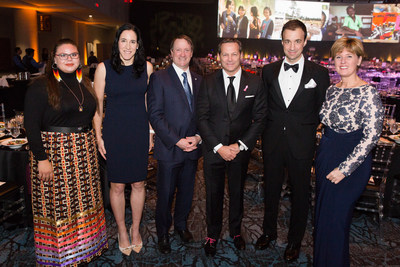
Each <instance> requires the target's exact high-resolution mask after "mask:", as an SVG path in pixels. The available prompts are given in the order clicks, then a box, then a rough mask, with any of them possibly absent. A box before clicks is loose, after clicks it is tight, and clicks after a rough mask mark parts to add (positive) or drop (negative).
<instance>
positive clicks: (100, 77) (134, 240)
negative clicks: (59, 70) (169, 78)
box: [94, 24, 153, 255]
mask: <svg viewBox="0 0 400 267" xmlns="http://www.w3.org/2000/svg"><path fill="white" fill-rule="evenodd" d="M152 71H153V66H152V65H151V64H150V63H149V62H146V60H145V56H144V48H143V43H142V39H141V36H140V31H139V29H138V28H137V27H136V26H134V25H132V24H124V25H122V26H121V27H120V28H119V29H118V31H117V33H116V36H115V40H114V44H113V48H112V55H111V59H110V60H106V61H104V62H103V63H100V64H99V65H98V67H97V70H96V74H95V79H94V88H95V91H96V95H97V98H98V101H99V103H98V110H97V112H96V115H95V117H94V128H95V131H96V139H97V143H98V148H99V152H100V154H101V155H102V156H103V157H104V158H105V159H106V160H107V176H108V181H110V184H111V188H110V202H111V208H112V210H113V213H114V217H115V221H116V222H117V226H118V243H119V249H120V250H121V252H122V253H123V254H125V255H129V254H130V253H131V251H132V250H133V251H135V252H136V253H139V251H140V249H141V248H142V245H143V243H142V238H141V236H140V233H139V225H140V220H141V217H142V211H143V206H144V200H145V188H144V180H145V179H146V177H147V163H148V152H149V151H150V149H151V147H152V138H151V136H150V138H149V122H148V119H147V112H146V106H145V97H146V90H147V83H148V78H149V76H150V74H151V73H152ZM104 93H105V94H106V95H107V105H106V111H105V117H104V122H103V123H102V118H103V100H104ZM102 126H103V134H102V131H101V129H102ZM150 135H151V134H150ZM149 140H150V141H149ZM125 184H130V185H131V188H132V191H131V195H130V204H131V209H132V225H131V227H130V229H129V235H128V232H127V228H126V224H125V196H124V189H125Z"/></svg>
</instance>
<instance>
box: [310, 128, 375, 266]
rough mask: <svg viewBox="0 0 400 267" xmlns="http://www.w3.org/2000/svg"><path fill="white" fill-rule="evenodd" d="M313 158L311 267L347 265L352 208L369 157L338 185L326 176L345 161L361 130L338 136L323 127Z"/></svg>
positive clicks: (362, 184) (368, 168)
mask: <svg viewBox="0 0 400 267" xmlns="http://www.w3.org/2000/svg"><path fill="white" fill-rule="evenodd" d="M324 132H325V133H324V135H323V136H322V139H321V142H320V145H319V148H318V152H317V158H316V167H315V170H316V179H317V180H316V186H317V188H316V189H317V190H316V204H315V228H314V266H318V267H320V266H324V267H325V266H332V267H342V266H350V257H349V232H350V224H351V219H352V216H353V210H354V205H355V203H356V201H357V199H358V198H359V197H360V195H361V194H362V192H363V191H364V189H365V187H366V185H367V183H368V180H369V177H370V174H371V162H372V156H371V154H369V155H368V156H367V157H366V159H365V160H364V162H363V163H362V164H361V165H360V166H359V167H358V168H357V169H356V170H355V171H354V172H353V173H352V174H351V175H349V176H347V177H345V178H344V179H343V180H342V181H340V182H339V183H338V184H334V183H332V182H331V181H330V180H328V179H326V176H327V175H328V174H329V173H330V172H331V171H332V170H333V169H334V168H336V167H338V166H339V164H340V163H341V162H343V161H345V160H346V158H347V156H348V155H349V154H350V153H351V152H352V151H353V149H354V147H355V146H356V145H357V144H358V143H359V142H360V139H361V138H362V132H361V130H359V131H356V132H351V133H346V134H339V133H336V132H334V131H333V130H331V129H329V128H325V130H324Z"/></svg>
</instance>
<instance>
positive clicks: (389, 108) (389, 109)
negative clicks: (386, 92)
mask: <svg viewBox="0 0 400 267" xmlns="http://www.w3.org/2000/svg"><path fill="white" fill-rule="evenodd" d="M383 107H384V108H385V118H393V116H394V111H395V110H396V105H395V104H393V105H391V104H383Z"/></svg>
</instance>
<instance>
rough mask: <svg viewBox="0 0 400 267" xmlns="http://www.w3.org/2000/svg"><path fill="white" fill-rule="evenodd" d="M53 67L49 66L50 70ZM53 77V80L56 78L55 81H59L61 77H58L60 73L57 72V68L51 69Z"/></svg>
mask: <svg viewBox="0 0 400 267" xmlns="http://www.w3.org/2000/svg"><path fill="white" fill-rule="evenodd" d="M53 65H54V64H53ZM53 65H52V66H51V67H52V68H53ZM53 75H54V78H56V80H57V81H61V76H60V73H59V72H58V69H57V68H53Z"/></svg>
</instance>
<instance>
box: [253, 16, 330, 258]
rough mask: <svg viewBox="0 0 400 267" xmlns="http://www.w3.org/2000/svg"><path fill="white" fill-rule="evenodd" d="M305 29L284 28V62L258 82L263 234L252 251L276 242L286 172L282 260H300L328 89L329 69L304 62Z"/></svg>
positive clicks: (270, 68)
mask: <svg viewBox="0 0 400 267" xmlns="http://www.w3.org/2000/svg"><path fill="white" fill-rule="evenodd" d="M306 37H307V30H306V27H305V25H304V24H303V23H302V22H301V21H299V20H290V21H288V22H287V23H286V24H285V25H284V26H283V28H282V46H283V51H284V53H285V59H284V60H281V61H277V62H275V63H272V64H269V65H266V66H265V67H264V68H263V71H262V78H263V81H264V86H265V88H266V92H267V101H268V116H267V119H266V126H265V131H264V133H263V138H262V141H263V142H262V150H263V160H264V193H265V194H264V195H265V197H264V204H265V213H264V222H263V235H262V236H261V237H260V238H259V239H258V240H257V243H256V249H266V248H267V247H268V245H269V243H270V242H271V241H273V240H275V239H276V238H277V216H278V210H279V200H280V196H281V189H282V184H283V181H284V174H285V169H286V170H287V173H288V182H289V185H290V189H291V193H292V194H291V203H292V205H291V217H290V226H289V233H288V245H287V247H286V250H285V255H284V258H285V260H287V261H289V262H290V261H294V260H296V259H297V258H298V257H299V252H300V246H301V241H302V239H303V236H304V232H305V228H306V224H307V215H308V209H309V203H308V202H309V187H310V176H311V165H312V159H313V156H314V152H315V135H316V128H317V126H318V124H319V116H318V112H319V110H320V107H321V105H322V102H323V101H324V99H325V92H326V89H327V88H328V86H329V75H328V70H327V69H326V68H324V67H321V66H319V65H317V64H315V63H312V62H310V61H308V60H306V59H305V58H304V56H303V54H302V52H303V48H304V46H305V45H306V44H307V40H306Z"/></svg>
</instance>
